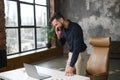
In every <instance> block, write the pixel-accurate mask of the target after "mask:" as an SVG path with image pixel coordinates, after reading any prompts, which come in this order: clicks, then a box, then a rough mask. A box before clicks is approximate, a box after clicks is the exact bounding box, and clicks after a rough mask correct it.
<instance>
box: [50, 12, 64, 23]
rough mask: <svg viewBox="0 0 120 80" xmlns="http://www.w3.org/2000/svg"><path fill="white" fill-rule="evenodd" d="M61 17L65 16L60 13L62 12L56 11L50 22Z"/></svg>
mask: <svg viewBox="0 0 120 80" xmlns="http://www.w3.org/2000/svg"><path fill="white" fill-rule="evenodd" d="M60 18H63V19H64V17H63V15H62V14H60V13H55V14H54V15H53V16H52V17H51V19H50V23H51V22H52V21H53V20H54V19H60Z"/></svg>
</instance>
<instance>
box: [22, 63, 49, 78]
mask: <svg viewBox="0 0 120 80" xmlns="http://www.w3.org/2000/svg"><path fill="white" fill-rule="evenodd" d="M24 68H25V71H26V73H27V75H28V76H30V77H32V78H36V79H39V80H43V79H46V78H49V77H51V76H50V75H47V74H43V73H38V72H37V69H36V67H35V66H34V65H31V64H26V63H24Z"/></svg>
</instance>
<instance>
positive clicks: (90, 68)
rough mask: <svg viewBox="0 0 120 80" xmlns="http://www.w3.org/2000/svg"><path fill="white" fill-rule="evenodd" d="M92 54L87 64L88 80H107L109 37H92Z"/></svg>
mask: <svg viewBox="0 0 120 80" xmlns="http://www.w3.org/2000/svg"><path fill="white" fill-rule="evenodd" d="M89 43H90V44H91V45H92V52H91V54H90V57H89V59H88V62H87V69H86V71H87V75H88V76H89V77H90V80H108V72H109V46H110V37H92V38H91V39H90V41H89Z"/></svg>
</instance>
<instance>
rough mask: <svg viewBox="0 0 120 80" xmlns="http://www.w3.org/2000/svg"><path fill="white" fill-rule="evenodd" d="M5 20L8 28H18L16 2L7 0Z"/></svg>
mask: <svg viewBox="0 0 120 80" xmlns="http://www.w3.org/2000/svg"><path fill="white" fill-rule="evenodd" d="M5 20H6V26H7V27H15V26H18V15H17V4H16V2H14V1H6V0H5Z"/></svg>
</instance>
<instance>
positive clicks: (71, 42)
mask: <svg viewBox="0 0 120 80" xmlns="http://www.w3.org/2000/svg"><path fill="white" fill-rule="evenodd" d="M65 42H67V44H68V46H69V51H70V52H72V53H73V55H72V58H71V62H70V66H71V67H73V66H74V65H75V63H76V61H77V58H78V55H79V53H80V52H83V51H85V50H86V48H87V46H86V44H85V43H84V39H83V31H82V29H81V27H80V25H78V24H77V23H74V22H71V21H69V25H68V28H67V29H65V28H63V29H62V38H61V39H60V40H58V43H59V45H64V44H65Z"/></svg>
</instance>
